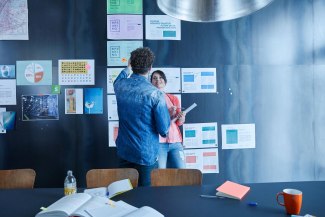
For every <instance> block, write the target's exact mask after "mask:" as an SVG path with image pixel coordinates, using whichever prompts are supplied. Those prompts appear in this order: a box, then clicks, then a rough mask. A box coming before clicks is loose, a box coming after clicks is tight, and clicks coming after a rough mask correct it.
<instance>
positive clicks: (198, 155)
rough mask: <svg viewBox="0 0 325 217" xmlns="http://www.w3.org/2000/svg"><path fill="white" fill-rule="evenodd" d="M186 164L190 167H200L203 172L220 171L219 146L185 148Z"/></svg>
mask: <svg viewBox="0 0 325 217" xmlns="http://www.w3.org/2000/svg"><path fill="white" fill-rule="evenodd" d="M184 153H185V164H186V168H188V169H199V170H201V172H202V173H219V156H218V149H217V148H205V149H185V150H184Z"/></svg>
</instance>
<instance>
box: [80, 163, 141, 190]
mask: <svg viewBox="0 0 325 217" xmlns="http://www.w3.org/2000/svg"><path fill="white" fill-rule="evenodd" d="M122 179H130V181H131V184H132V186H133V187H134V188H135V187H137V186H138V179H139V173H138V171H137V170H136V169H133V168H118V169H92V170H89V171H88V172H87V174H86V181H87V188H97V187H107V186H108V185H109V184H111V183H112V182H115V181H118V180H122Z"/></svg>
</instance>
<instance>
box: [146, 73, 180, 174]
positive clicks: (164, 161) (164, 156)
mask: <svg viewBox="0 0 325 217" xmlns="http://www.w3.org/2000/svg"><path fill="white" fill-rule="evenodd" d="M150 81H151V83H152V84H153V85H154V86H156V87H157V88H158V89H159V90H161V91H163V89H164V87H165V86H166V84H167V78H166V75H165V73H164V72H163V71H160V70H156V71H154V72H153V73H152V74H151V79H150ZM165 100H166V104H167V107H168V111H169V114H170V119H171V123H170V128H169V133H168V136H167V137H166V138H163V137H160V136H159V142H160V146H159V158H158V167H159V168H166V167H167V165H168V167H170V168H185V163H184V149H183V145H182V142H183V139H182V134H181V132H180V130H179V126H181V125H182V124H183V123H184V122H185V114H183V113H182V111H181V108H180V103H179V100H178V98H177V97H176V96H174V95H172V94H169V93H165ZM173 120H175V121H173Z"/></svg>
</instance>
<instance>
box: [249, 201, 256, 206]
mask: <svg viewBox="0 0 325 217" xmlns="http://www.w3.org/2000/svg"><path fill="white" fill-rule="evenodd" d="M247 205H248V206H257V202H248V203H247Z"/></svg>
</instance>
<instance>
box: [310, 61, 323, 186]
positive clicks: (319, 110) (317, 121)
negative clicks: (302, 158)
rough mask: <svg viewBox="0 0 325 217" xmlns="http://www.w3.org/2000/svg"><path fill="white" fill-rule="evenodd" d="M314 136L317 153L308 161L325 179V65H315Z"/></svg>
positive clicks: (318, 174)
mask: <svg viewBox="0 0 325 217" xmlns="http://www.w3.org/2000/svg"><path fill="white" fill-rule="evenodd" d="M314 71H315V73H314V83H315V88H314V96H315V97H314V102H313V111H314V114H315V117H314V136H315V143H314V144H313V147H315V153H314V154H313V155H312V156H313V158H312V159H313V160H310V161H308V163H310V164H314V165H315V169H314V173H315V179H316V180H325V158H324V156H325V133H324V129H325V109H324V108H325V94H324V93H325V86H324V83H325V65H316V66H314Z"/></svg>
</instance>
